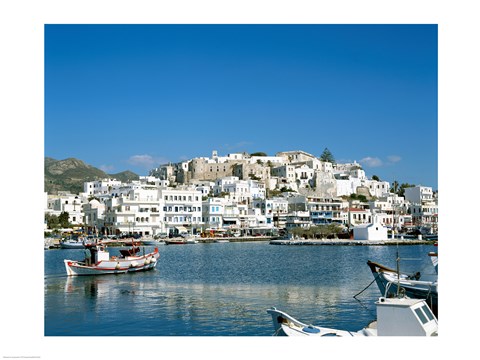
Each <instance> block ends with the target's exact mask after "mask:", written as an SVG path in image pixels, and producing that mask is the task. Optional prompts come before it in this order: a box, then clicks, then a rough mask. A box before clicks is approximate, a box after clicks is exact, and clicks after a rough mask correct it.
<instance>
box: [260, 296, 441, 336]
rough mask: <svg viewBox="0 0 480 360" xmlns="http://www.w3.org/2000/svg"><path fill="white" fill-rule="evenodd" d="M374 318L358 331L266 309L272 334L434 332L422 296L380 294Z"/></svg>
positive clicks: (435, 326) (435, 328)
mask: <svg viewBox="0 0 480 360" xmlns="http://www.w3.org/2000/svg"><path fill="white" fill-rule="evenodd" d="M375 305H376V308H377V319H376V320H375V321H373V322H371V323H369V324H368V325H367V326H366V327H364V328H363V329H360V330H358V331H348V330H338V329H333V328H327V327H321V326H316V325H308V324H305V323H303V322H301V321H299V320H297V319H295V318H293V317H291V316H290V315H288V314H287V313H285V312H283V311H280V310H277V309H276V308H272V309H268V310H267V312H268V313H269V314H270V315H271V316H272V320H273V327H274V330H275V332H274V335H276V336H327V337H328V336H338V337H353V336H437V335H438V321H437V319H436V317H435V315H434V314H433V313H432V311H431V310H430V308H429V307H428V306H427V304H426V303H425V301H424V300H421V299H409V298H390V299H389V298H384V297H381V298H379V299H378V301H377V302H376V303H375Z"/></svg>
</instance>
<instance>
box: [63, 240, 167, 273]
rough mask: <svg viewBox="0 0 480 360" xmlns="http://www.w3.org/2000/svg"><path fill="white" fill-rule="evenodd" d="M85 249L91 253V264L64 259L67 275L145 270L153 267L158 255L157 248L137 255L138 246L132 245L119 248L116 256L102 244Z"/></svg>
mask: <svg viewBox="0 0 480 360" xmlns="http://www.w3.org/2000/svg"><path fill="white" fill-rule="evenodd" d="M87 250H88V251H91V253H92V257H91V258H92V264H87V263H86V262H85V261H76V260H64V263H65V269H66V271H67V275H68V276H76V275H102V274H122V273H126V272H136V271H147V270H151V269H153V268H155V266H156V265H157V261H158V259H159V257H160V254H159V252H158V248H155V249H154V251H153V252H151V253H148V254H143V255H137V254H136V253H137V252H139V248H138V247H135V246H133V247H132V248H131V249H128V250H125V249H123V250H120V256H118V257H116V256H110V254H109V252H108V251H107V250H106V249H105V248H104V247H103V246H102V245H92V246H89V247H88V249H87Z"/></svg>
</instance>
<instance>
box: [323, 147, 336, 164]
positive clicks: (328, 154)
mask: <svg viewBox="0 0 480 360" xmlns="http://www.w3.org/2000/svg"><path fill="white" fill-rule="evenodd" d="M320 160H322V161H328V162H330V163H332V164H335V158H334V157H333V155H332V153H331V152H330V150H328V148H325V150H323V153H322V155H320Z"/></svg>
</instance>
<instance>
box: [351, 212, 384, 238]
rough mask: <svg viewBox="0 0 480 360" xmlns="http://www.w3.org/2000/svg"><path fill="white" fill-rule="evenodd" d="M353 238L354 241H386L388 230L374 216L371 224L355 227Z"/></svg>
mask: <svg viewBox="0 0 480 360" xmlns="http://www.w3.org/2000/svg"><path fill="white" fill-rule="evenodd" d="M353 238H354V239H355V240H387V239H388V229H387V228H386V227H385V226H383V225H382V224H381V223H380V221H379V219H378V217H377V216H376V215H375V216H373V221H372V222H371V223H365V224H361V225H356V226H355V227H354V228H353Z"/></svg>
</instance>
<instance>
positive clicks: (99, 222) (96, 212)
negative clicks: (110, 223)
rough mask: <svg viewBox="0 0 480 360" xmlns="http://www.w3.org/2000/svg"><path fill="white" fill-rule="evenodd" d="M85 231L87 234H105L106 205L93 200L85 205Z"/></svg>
mask: <svg viewBox="0 0 480 360" xmlns="http://www.w3.org/2000/svg"><path fill="white" fill-rule="evenodd" d="M83 214H84V216H83V219H84V221H83V222H84V226H85V229H84V231H85V232H86V233H87V234H96V233H97V232H99V233H102V234H104V233H105V204H104V203H101V202H100V201H98V200H97V199H92V200H90V201H89V202H88V203H86V204H85V205H83Z"/></svg>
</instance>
